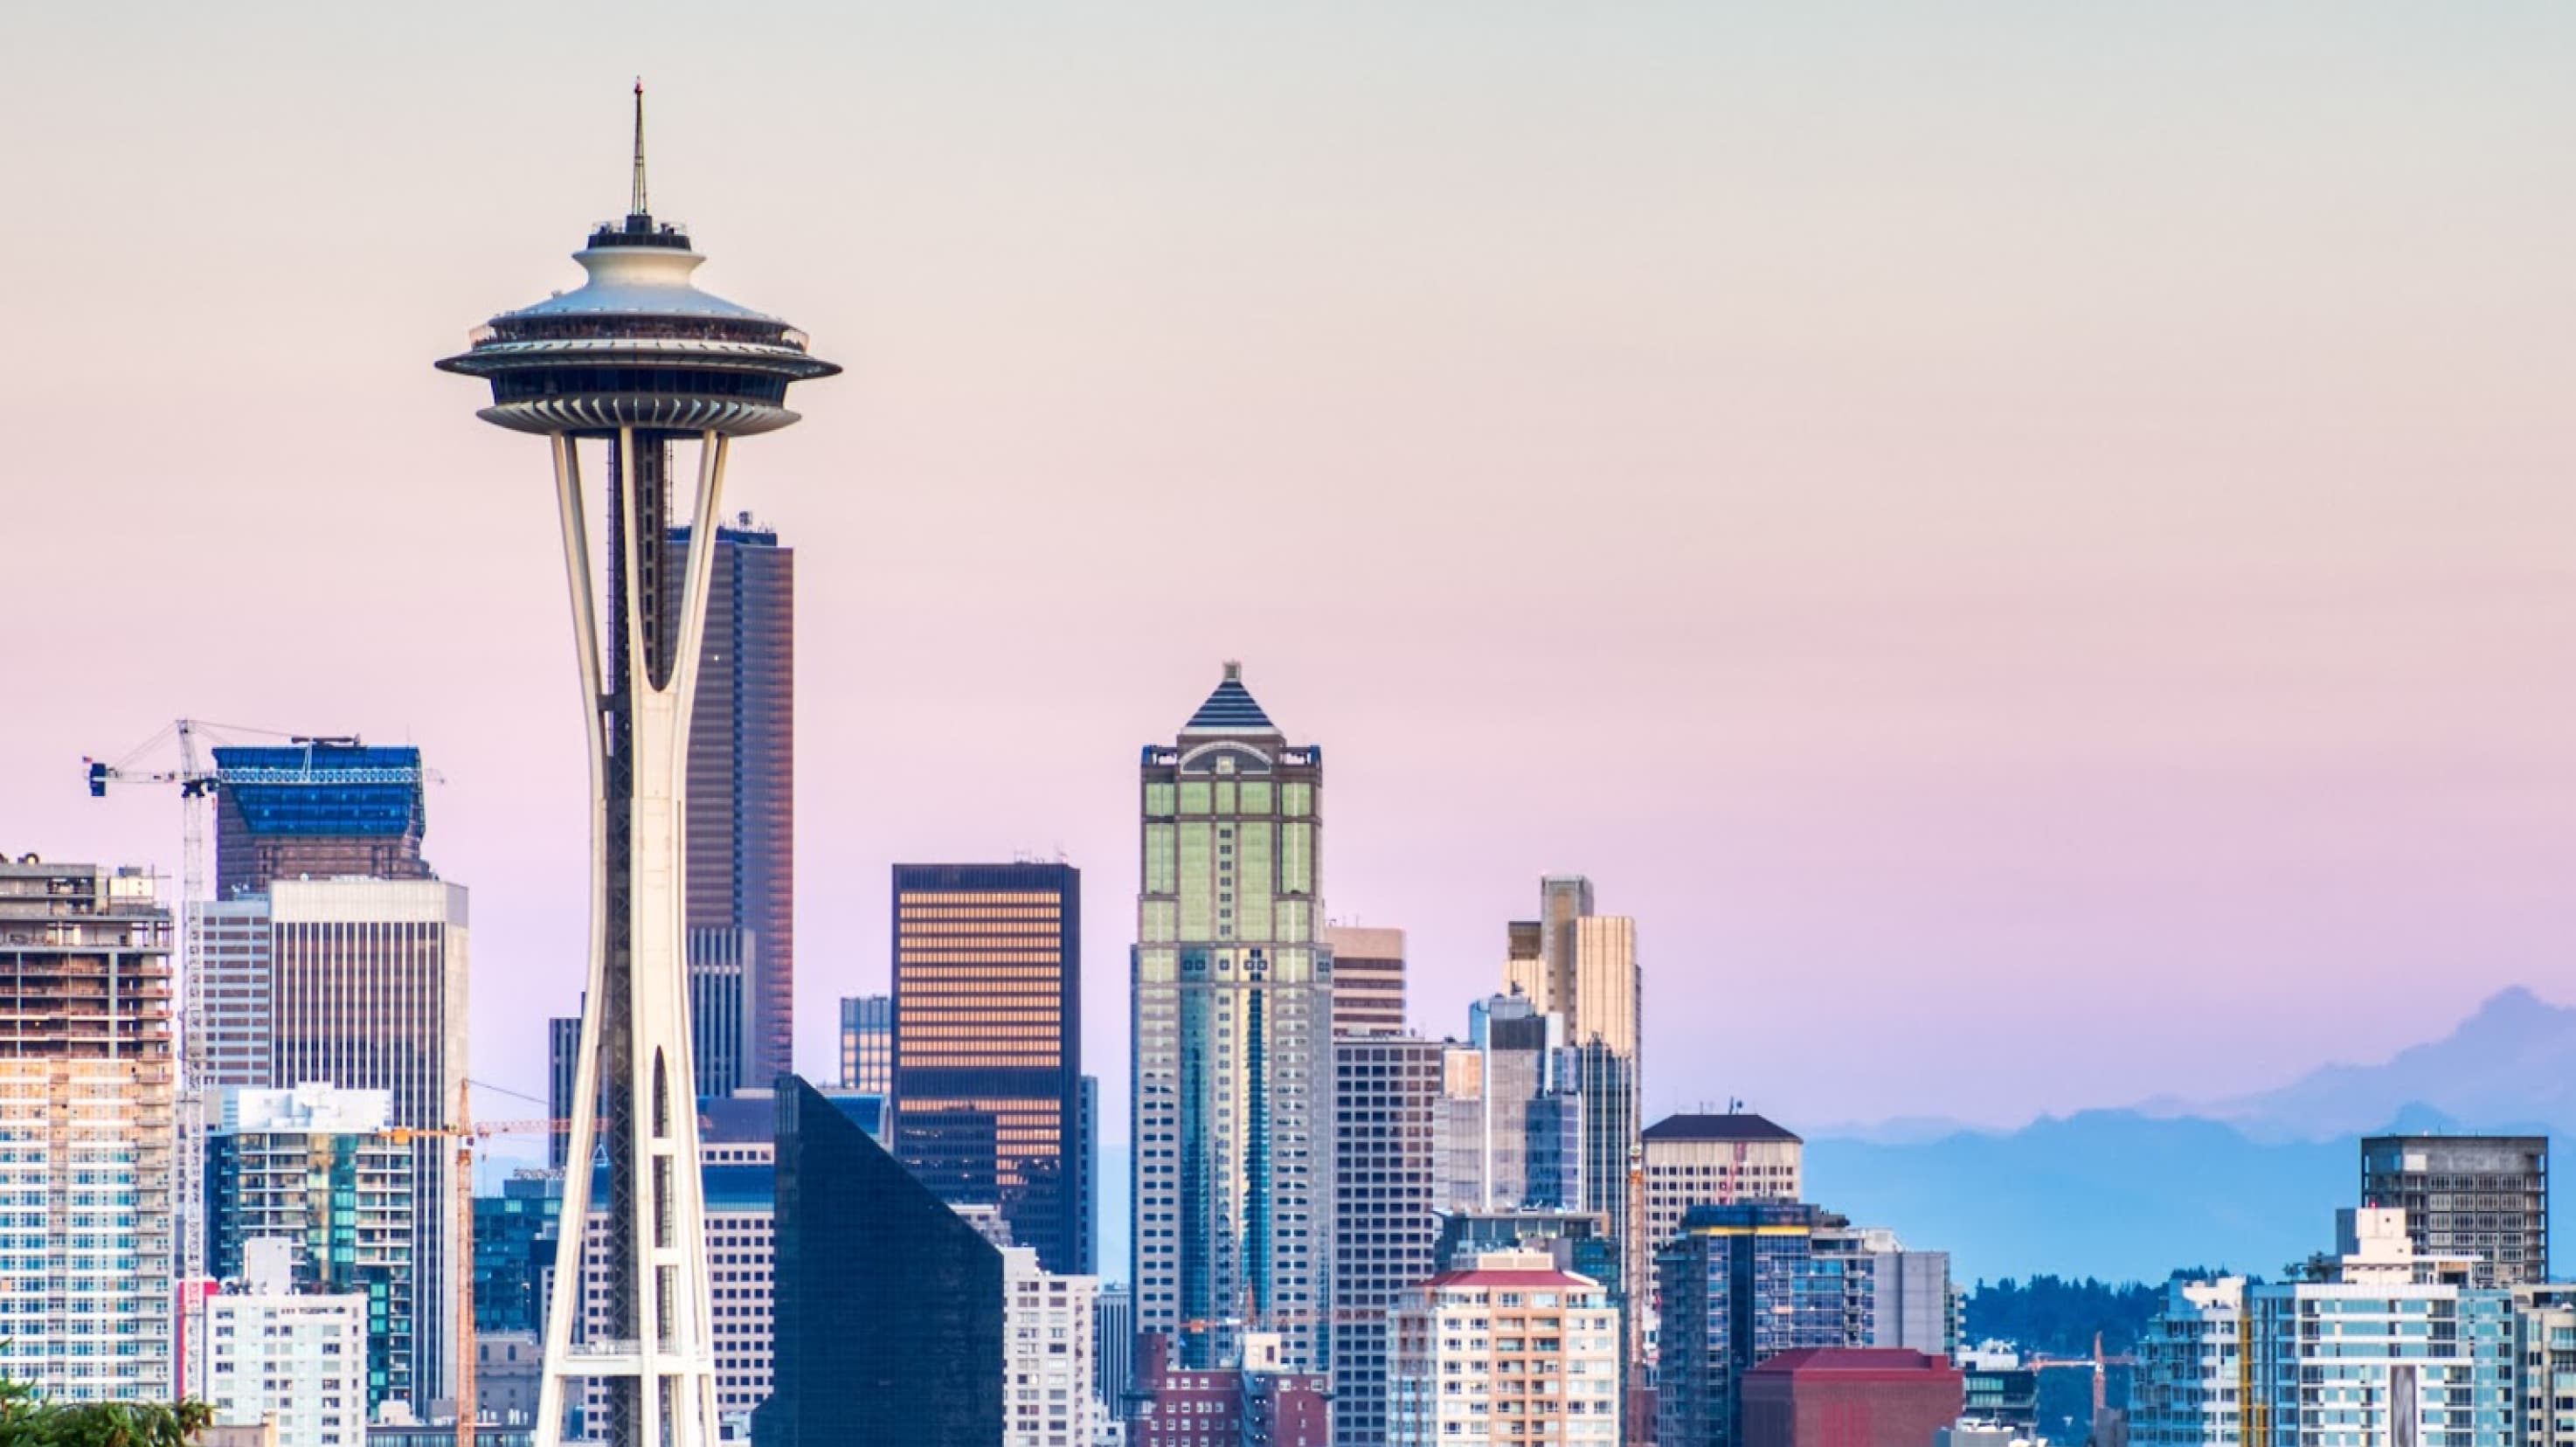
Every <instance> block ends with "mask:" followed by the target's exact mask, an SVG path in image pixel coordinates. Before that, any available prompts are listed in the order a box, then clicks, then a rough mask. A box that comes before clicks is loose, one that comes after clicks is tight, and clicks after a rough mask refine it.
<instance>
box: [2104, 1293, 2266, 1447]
mask: <svg viewBox="0 0 2576 1447" xmlns="http://www.w3.org/2000/svg"><path fill="white" fill-rule="evenodd" d="M2245 1328H2246V1318H2245V1278H2244V1277H2242V1276H2221V1277H2215V1278H2209V1279H2198V1278H2192V1277H2183V1276H2177V1277H2175V1278H2174V1279H2173V1280H2171V1281H2169V1282H2167V1283H2166V1284H2165V1302H2164V1305H2163V1306H2162V1307H2161V1308H2159V1309H2158V1310H2157V1312H2156V1314H2155V1315H2154V1316H2153V1317H2150V1318H2149V1319H2148V1321H2147V1325H2146V1329H2145V1330H2143V1331H2141V1332H2140V1333H2139V1334H2138V1341H2137V1345H2136V1346H2134V1347H2133V1348H2131V1349H2130V1356H2131V1357H2132V1358H2133V1359H2134V1360H2135V1361H2136V1363H2137V1368H2136V1370H2137V1386H2136V1391H2135V1393H2134V1395H2133V1396H2132V1398H2131V1400H2130V1403H2129V1442H2130V1444H2131V1447H2241V1444H2243V1443H2244V1441H2245V1428H2246V1426H2247V1421H2248V1417H2249V1415H2250V1413H2249V1408H2250V1407H2251V1403H2250V1402H2249V1401H2248V1400H2247V1398H2246V1395H2245V1392H2244V1388H2245V1385H2246V1381H2247V1378H2248V1376H2249V1374H2250V1373H2251V1372H2252V1370H2253V1363H2252V1362H2251V1361H2250V1360H2248V1359H2247V1357H2246V1355H2245V1353H2246V1350H2247V1348H2248V1347H2249V1346H2250V1345H2251V1343H2249V1342H2248V1341H2247V1340H2246V1336H2245Z"/></svg>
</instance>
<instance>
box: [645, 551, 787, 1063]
mask: <svg viewBox="0 0 2576 1447" xmlns="http://www.w3.org/2000/svg"><path fill="white" fill-rule="evenodd" d="M688 551H689V529H688V528H686V527H677V528H673V529H671V532H670V538H669V542H668V545H667V547H666V548H665V551H664V564H663V567H662V578H663V583H664V588H665V592H666V595H667V599H666V602H665V605H664V606H665V607H666V608H668V609H669V610H670V612H671V614H672V616H677V614H678V610H679V604H680V587H681V583H682V580H684V579H685V578H686V577H687V576H688V570H687V568H686V567H685V566H683V565H684V563H685V562H686V560H687V558H688ZM706 623H707V633H706V642H705V643H704V644H703V645H702V646H701V647H700V649H699V659H698V689H697V701H696V703H695V705H694V708H693V710H692V712H691V713H690V715H689V763H688V770H689V779H688V858H687V859H686V861H684V863H683V865H682V873H683V874H684V876H685V879H686V883H685V886H684V888H685V890H686V899H687V903H686V906H685V908H684V911H683V921H684V924H685V927H686V929H687V931H688V934H689V937H690V951H691V963H692V969H693V971H694V970H695V969H696V968H697V966H696V960H697V958H698V950H699V946H698V943H697V940H698V938H699V936H700V933H701V932H702V931H722V932H727V933H732V934H735V935H738V936H747V937H748V938H747V939H744V938H737V939H735V940H733V941H730V942H728V943H724V944H721V945H719V944H712V943H711V944H709V945H708V946H707V947H706V949H707V958H709V959H711V960H712V959H734V960H741V961H745V962H756V963H757V968H756V969H754V970H751V971H749V972H748V973H747V974H746V975H745V976H744V978H743V981H742V984H743V995H742V998H743V1007H742V1009H743V1016H744V1019H743V1022H742V1025H743V1028H742V1031H741V1033H739V1034H737V1033H735V1031H734V1030H733V1028H732V1022H723V1023H716V1024H713V1026H712V1028H713V1029H714V1031H715V1034H714V1035H713V1036H706V1034H705V1030H704V1029H701V1030H700V1031H699V1033H700V1035H701V1036H702V1037H704V1038H701V1039H700V1040H698V1041H695V1042H693V1043H695V1044H697V1047H698V1051H699V1053H700V1054H701V1055H704V1054H706V1053H708V1052H707V1049H706V1046H707V1044H709V1043H712V1042H715V1041H717V1040H739V1041H741V1042H742V1050H743V1054H742V1058H741V1064H740V1067H739V1068H738V1070H737V1071H736V1072H735V1073H734V1075H733V1078H732V1079H731V1080H730V1081H729V1082H728V1083H727V1084H726V1089H727V1090H730V1089H731V1088H732V1087H733V1086H734V1085H743V1084H749V1085H758V1086H764V1087H765V1086H767V1085H768V1084H769V1083H770V1081H771V1079H772V1078H773V1077H775V1076H777V1075H779V1074H781V1073H783V1072H785V1071H787V1070H789V1069H791V1068H793V1066H792V1063H791V1062H792V1061H793V1059H794V1047H795V1036H796V1016H795V994H796V707H795V705H796V552H795V550H794V549H793V548H784V547H781V546H779V544H778V533H777V531H776V530H775V529H773V528H768V527H764V526H762V525H760V524H759V523H757V522H755V521H753V519H752V516H751V514H749V513H742V514H739V515H737V516H736V517H735V519H734V520H733V521H732V522H731V523H727V524H722V525H720V526H718V527H717V529H716V548H715V562H714V570H713V572H712V573H711V575H710V578H709V583H708V587H707V615H706ZM693 1025H694V1022H693ZM728 1048H730V1047H728ZM701 1093H702V1094H710V1095H714V1094H722V1093H724V1092H723V1091H702V1092H701Z"/></svg>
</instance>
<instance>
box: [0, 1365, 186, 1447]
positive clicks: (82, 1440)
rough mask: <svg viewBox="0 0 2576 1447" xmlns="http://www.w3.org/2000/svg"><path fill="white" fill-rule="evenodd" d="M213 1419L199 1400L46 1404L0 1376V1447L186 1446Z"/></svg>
mask: <svg viewBox="0 0 2576 1447" xmlns="http://www.w3.org/2000/svg"><path fill="white" fill-rule="evenodd" d="M214 1419H215V1412H214V1409H213V1408H212V1407H209V1406H207V1405H206V1404H205V1403H203V1402H179V1403H176V1404H172V1405H163V1404H161V1403H158V1402H82V1403H78V1404H74V1405H66V1406H48V1405H46V1404H45V1403H44V1402H42V1401H40V1400H39V1399H38V1398H37V1396H36V1390H35V1388H33V1387H31V1386H28V1385H27V1384H26V1383H24V1382H18V1381H12V1380H10V1379H9V1378H7V1377H0V1447H187V1443H188V1439H189V1438H191V1437H194V1436H195V1435H196V1434H197V1432H198V1431H199V1429H201V1428H203V1427H205V1426H207V1425H208V1424H210V1423H211V1422H213V1421H214Z"/></svg>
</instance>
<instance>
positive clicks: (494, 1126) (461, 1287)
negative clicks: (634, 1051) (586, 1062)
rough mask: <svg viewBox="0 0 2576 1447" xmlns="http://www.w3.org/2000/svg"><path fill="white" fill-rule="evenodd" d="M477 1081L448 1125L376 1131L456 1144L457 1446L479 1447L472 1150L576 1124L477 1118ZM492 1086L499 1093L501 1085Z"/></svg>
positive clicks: (461, 1095) (395, 1138) (400, 1139)
mask: <svg viewBox="0 0 2576 1447" xmlns="http://www.w3.org/2000/svg"><path fill="white" fill-rule="evenodd" d="M473 1083H474V1082H472V1081H470V1080H467V1081H459V1082H457V1086H456V1114H455V1117H454V1118H453V1120H452V1121H451V1122H450V1123H449V1124H447V1125H437V1126H412V1125H396V1126H387V1127H385V1128H384V1129H383V1130H381V1131H378V1132H376V1134H377V1135H379V1136H381V1137H383V1138H384V1139H387V1140H390V1141H392V1142H393V1143H394V1144H396V1145H409V1144H411V1143H412V1142H414V1141H419V1140H452V1141H454V1142H456V1182H455V1188H454V1189H455V1193H456V1199H455V1201H454V1202H453V1203H452V1209H453V1210H454V1211H455V1213H456V1218H455V1222H454V1231H455V1240H456V1245H455V1247H454V1249H453V1250H451V1251H450V1252H449V1258H450V1259H451V1260H452V1261H454V1262H455V1268H454V1271H453V1273H452V1274H451V1277H450V1285H451V1287H452V1289H453V1290H454V1292H455V1294H456V1302H455V1307H454V1310H455V1321H456V1336H455V1341H456V1447H476V1444H475V1436H474V1433H475V1429H476V1427H477V1426H479V1425H480V1424H481V1421H482V1416H483V1414H482V1412H481V1410H480V1409H479V1407H478V1406H477V1404H476V1402H475V1400H474V1390H475V1388H474V1366H475V1362H474V1350H475V1341H474V1147H475V1145H476V1143H477V1142H479V1141H482V1140H484V1139H485V1138H487V1137H490V1136H496V1135H534V1134H547V1135H551V1134H553V1133H554V1132H556V1131H559V1130H565V1129H569V1128H570V1127H571V1125H572V1122H571V1121H568V1120H485V1121H478V1120H476V1119H474V1115H473V1108H472V1102H471V1101H470V1100H468V1099H467V1097H466V1092H467V1089H468V1087H470V1086H472V1085H473ZM491 1088H493V1089H499V1087H498V1086H494V1087H491ZM508 1093H510V1094H516V1093H517V1092H515V1091H513V1092H508Z"/></svg>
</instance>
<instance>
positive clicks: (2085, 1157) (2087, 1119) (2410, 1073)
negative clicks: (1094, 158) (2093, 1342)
mask: <svg viewBox="0 0 2576 1447" xmlns="http://www.w3.org/2000/svg"><path fill="white" fill-rule="evenodd" d="M1924 1125H1925V1123H1924V1122H1921V1121H1907V1122H1904V1123H1902V1124H1900V1125H1898V1126H1897V1127H1896V1128H1895V1129H1892V1130H1889V1129H1877V1130H1866V1131H1839V1132H1833V1133H1826V1132H1819V1133H1817V1134H1816V1135H1815V1136H1813V1137H1811V1138H1810V1140H1809V1142H1808V1146H1807V1194H1808V1195H1809V1197H1811V1198H1812V1199H1814V1200H1815V1201H1817V1202H1819V1203H1820V1204H1823V1205H1825V1206H1829V1207H1831V1208H1833V1209H1834V1210H1837V1211H1840V1212H1843V1213H1845V1214H1846V1215H1849V1216H1851V1217H1852V1218H1853V1219H1854V1220H1856V1221H1859V1222H1861V1223H1863V1224H1867V1225H1873V1226H1890V1227H1893V1228H1895V1229H1896V1231H1897V1232H1898V1234H1900V1235H1901V1236H1903V1237H1904V1238H1905V1240H1906V1242H1907V1243H1908V1244H1909V1245H1914V1246H1920V1247H1925V1248H1935V1249H1937V1248H1946V1249H1948V1250H1949V1251H1950V1252H1951V1253H1952V1256H1953V1270H1954V1272H1955V1273H1956V1274H1957V1276H1958V1278H1959V1279H1960V1280H1961V1281H1963V1282H1973V1281H1975V1280H1977V1279H1978V1278H1980V1277H1985V1278H2000V1277H2004V1276H2027V1275H2030V1274H2032V1273H2034V1272H2043V1271H2046V1272H2056V1273H2058V1274H2060V1275H2072V1276H2085V1275H2092V1276H2100V1277H2104V1278H2106V1279H2114V1280H2119V1279H2127V1280H2140V1281H2155V1280H2161V1279H2163V1277H2164V1276H2165V1275H2166V1274H2167V1273H2168V1272H2170V1271H2172V1270H2174V1269H2175V1268H2178V1267H2187V1266H2202V1265H2219V1264H2222V1263H2223V1264H2225V1265H2228V1266H2231V1267H2233V1268H2235V1269H2238V1270H2243V1271H2252V1272H2256V1273H2259V1274H2264V1275H2273V1274H2277V1273H2278V1272H2279V1271H2280V1269H2281V1268H2282V1266H2283V1265H2284V1264H2286V1263H2288V1262H2290V1261H2293V1260H2298V1259H2301V1258H2304V1257H2306V1256H2307V1255H2308V1254H2309V1253H2310V1252H2312V1251H2320V1250H2327V1249H2331V1247H2332V1246H2333V1244H2334V1211H2335V1208H2337V1207H2339V1206H2349V1205H2352V1204H2354V1199H2353V1198H2354V1196H2355V1195H2356V1194H2357V1192H2358V1189H2359V1184H2360V1165H2359V1160H2360V1145H2359V1138H2360V1137H2361V1136H2364V1135H2369V1134H2375V1133H2378V1132H2380V1131H2385V1130H2402V1131H2422V1132H2439V1131H2449V1130H2504V1131H2516V1132H2528V1133H2532V1134H2549V1135H2552V1136H2553V1137H2555V1136H2559V1135H2566V1136H2570V1137H2576V1009H2569V1008H2566V1007H2563V1006H2558V1005H2552V1004H2549V1003H2548V1002H2546V1001H2544V1000H2541V999H2540V998H2538V997H2537V996H2535V995H2533V994H2532V993H2531V992H2530V991H2529V990H2524V989H2519V988H2517V989H2511V990H2506V991H2504V992H2502V993H2501V994H2498V995H2496V996H2494V997H2493V998H2491V999H2489V1000H2488V1001H2486V1003H2484V1004H2483V1005H2481V1006H2480V1007H2479V1008H2478V1010H2477V1012H2476V1013H2475V1014H2473V1015H2471V1016H2470V1017H2469V1018H2468V1019H2466V1020H2464V1021H2462V1022H2461V1023H2460V1025H2459V1026H2458V1027H2457V1028H2456V1029H2454V1030H2452V1031H2451V1033H2450V1034H2448V1035H2446V1036H2444V1037H2443V1038H2441V1039H2439V1040H2434V1041H2430V1042H2427V1043H2425V1044H2422V1045H2415V1046H2410V1047H2409V1048H2407V1049H2405V1050H2402V1051H2399V1052H2398V1053H2397V1054H2396V1055H2395V1056H2393V1057H2391V1058H2390V1059H2388V1060H2386V1061H2384V1062H2382V1063H2380V1064H2377V1065H2328V1066H2324V1067H2322V1068H2320V1069H2317V1070H2313V1071H2311V1072H2309V1073H2308V1074H2306V1075H2304V1076H2301V1077H2300V1078H2298V1079H2297V1080H2294V1081H2292V1082H2290V1083H2289V1084H2287V1085H2284V1086H2281V1087H2280V1088H2278V1089H2275V1090H2268V1091H2261V1092H2257V1093H2254V1094H2250V1095H2243V1096H2237V1097H2233V1098H2229V1099H2224V1100H2215V1101H2199V1102H2194V1101H2183V1100H2177V1099H2173V1098H2160V1099H2156V1100H2151V1101H2147V1102H2143V1103H2141V1104H2140V1105H2139V1106H2137V1107H2135V1108H2133V1109H2129V1110H2094V1111H2083V1112H2080V1113H2078V1114H2075V1115H2071V1116H2066V1117H2063V1118H2057V1117H2051V1118H2047V1119H2042V1120H2039V1121H2035V1122H2033V1123H2031V1124H2030V1125H2027V1126H2024V1127H2022V1128H2021V1129H2019V1130H2014V1131H1978V1130H1968V1129H1961V1130H1957V1131H1953V1132H1949V1133H1946V1134H1941V1135H1939V1136H1937V1138H1932V1139H1925V1138H1924V1135H1925V1134H1926V1132H1925V1131H1924V1129H1923V1127H1924ZM2553 1151H2560V1147H2558V1146H2557V1145H2556V1143H2555V1142H2553ZM2565 1158H2566V1157H2565V1156H2564V1155H2563V1153H2561V1159H2565ZM2551 1214H2552V1215H2553V1217H2563V1216H2564V1211H2563V1209H2561V1208H2560V1206H2559V1205H2558V1203H2553V1209H2552V1213H2551ZM2552 1227H2553V1229H2552V1231H2551V1235H2552V1236H2553V1237H2555V1238H2556V1239H2558V1240H2560V1241H2576V1236H2570V1235H2569V1234H2568V1222H2567V1221H2565V1220H2553V1222H2552Z"/></svg>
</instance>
